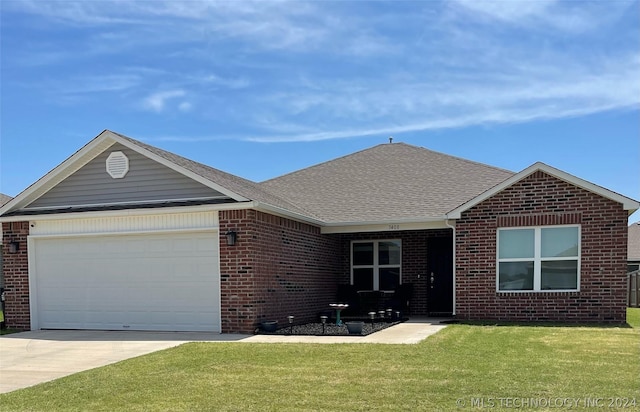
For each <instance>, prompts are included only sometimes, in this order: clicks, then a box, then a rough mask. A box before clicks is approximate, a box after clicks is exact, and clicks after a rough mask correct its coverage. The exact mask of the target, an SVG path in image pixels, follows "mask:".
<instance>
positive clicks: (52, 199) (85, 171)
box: [25, 143, 229, 209]
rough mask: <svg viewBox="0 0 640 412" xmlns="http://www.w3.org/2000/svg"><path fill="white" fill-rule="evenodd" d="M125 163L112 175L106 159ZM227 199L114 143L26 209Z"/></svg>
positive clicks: (217, 192)
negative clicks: (119, 172)
mask: <svg viewBox="0 0 640 412" xmlns="http://www.w3.org/2000/svg"><path fill="white" fill-rule="evenodd" d="M114 155H116V156H117V158H118V159H120V163H122V164H124V166H120V167H123V170H122V176H120V175H118V176H112V175H111V174H110V173H108V172H109V166H108V165H109V159H112V158H114ZM212 199H218V200H223V199H227V200H228V199H229V196H227V195H225V194H223V193H221V192H219V191H217V190H214V189H212V188H210V187H208V186H205V185H204V184H202V183H200V182H197V181H195V180H193V179H190V178H189V177H187V176H185V175H184V174H181V173H179V172H177V171H175V170H173V169H171V168H169V167H167V166H165V165H163V164H160V163H159V162H156V161H155V160H152V159H150V158H148V157H146V156H143V155H142V154H140V153H138V152H136V151H134V150H131V149H129V148H128V147H126V146H124V145H122V144H121V143H114V144H113V145H112V146H110V147H109V148H108V149H107V150H105V151H104V152H102V153H101V154H99V155H98V156H96V157H95V158H93V159H92V160H91V161H89V162H88V163H87V164H85V165H84V166H82V167H81V168H80V169H78V170H77V171H75V172H74V173H73V174H71V175H69V176H68V177H66V178H65V179H64V180H62V181H61V182H60V183H58V184H57V185H56V186H54V187H52V188H51V189H50V190H49V191H47V192H46V193H45V194H44V195H42V196H40V197H39V198H37V199H36V200H34V201H33V202H31V203H30V204H29V205H27V206H26V207H25V208H26V209H34V208H56V207H78V206H93V205H102V206H106V205H114V204H136V203H153V202H159V201H162V202H179V201H182V202H184V201H195V200H212Z"/></svg>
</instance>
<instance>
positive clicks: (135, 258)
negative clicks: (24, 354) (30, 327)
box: [34, 232, 220, 331]
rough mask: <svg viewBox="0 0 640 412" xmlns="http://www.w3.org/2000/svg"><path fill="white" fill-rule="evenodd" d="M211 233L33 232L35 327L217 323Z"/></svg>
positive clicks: (206, 326)
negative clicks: (75, 234)
mask: <svg viewBox="0 0 640 412" xmlns="http://www.w3.org/2000/svg"><path fill="white" fill-rule="evenodd" d="M217 239H218V237H217V234H216V233H213V232H212V233H181V234H153V235H151V234H146V235H119V236H95V237H92V236H90V237H81V238H80V237H77V238H73V237H69V238H60V239H53V238H46V239H44V238H43V239H36V240H35V242H34V249H35V256H36V259H35V270H34V272H35V284H36V288H37V293H36V299H37V313H38V320H39V323H40V325H39V326H40V327H41V328H73V329H116V330H119V329H124V330H175V331H181V330H195V331H200V330H207V331H219V330H220V313H219V275H218V256H217V252H216V251H217Z"/></svg>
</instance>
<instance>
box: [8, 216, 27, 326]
mask: <svg viewBox="0 0 640 412" xmlns="http://www.w3.org/2000/svg"><path fill="white" fill-rule="evenodd" d="M2 232H3V240H2V258H3V265H2V271H3V274H4V287H5V289H6V292H5V313H4V316H5V322H6V324H7V327H9V328H11V329H17V330H30V329H31V317H30V311H29V257H28V254H27V236H28V235H29V222H12V223H3V224H2ZM10 242H18V243H19V246H18V247H19V249H18V252H17V253H10V252H9V243H10Z"/></svg>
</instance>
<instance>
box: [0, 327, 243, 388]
mask: <svg viewBox="0 0 640 412" xmlns="http://www.w3.org/2000/svg"><path fill="white" fill-rule="evenodd" d="M246 337H247V335H233V334H219V333H209V332H134V331H126V332H125V331H123V332H118V331H76V330H40V331H32V332H22V333H14V334H10V335H4V336H1V337H0V393H5V392H11V391H14V390H16V389H21V388H26V387H28V386H32V385H36V384H38V383H41V382H47V381H50V380H54V379H57V378H60V377H63V376H67V375H71V374H73V373H77V372H81V371H84V370H88V369H93V368H97V367H99V366H104V365H108V364H110V363H115V362H119V361H121V360H125V359H129V358H133V357H136V356H140V355H145V354H147V353H151V352H155V351H158V350H161V349H167V348H171V347H174V346H178V345H180V344H183V343H186V342H195V341H198V342H203V341H206V342H215V341H227V342H229V341H231V342H233V341H238V340H241V339H244V338H246Z"/></svg>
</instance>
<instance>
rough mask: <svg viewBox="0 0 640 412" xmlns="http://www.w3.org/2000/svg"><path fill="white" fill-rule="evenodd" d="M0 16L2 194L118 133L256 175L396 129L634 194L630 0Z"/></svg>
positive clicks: (146, 8)
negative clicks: (551, 168) (103, 135)
mask: <svg viewBox="0 0 640 412" xmlns="http://www.w3.org/2000/svg"><path fill="white" fill-rule="evenodd" d="M0 19H1V20H0V23H1V33H0V35H1V39H0V41H1V43H0V46H1V48H0V53H1V61H0V65H1V66H0V82H1V83H0V86H1V89H0V97H1V100H0V103H1V106H0V115H1V118H0V121H1V128H0V133H1V135H0V139H1V141H0V150H1V151H0V191H1V192H3V193H5V194H8V195H12V196H15V195H16V194H18V193H19V192H21V191H22V190H24V189H25V188H26V187H27V186H28V185H30V184H31V183H33V182H34V181H36V180H37V179H38V178H40V177H41V176H43V175H44V174H45V173H47V172H48V171H49V170H51V169H52V168H54V167H55V166H57V165H58V164H60V163H61V162H62V161H63V160H64V159H66V158H67V157H68V156H70V155H71V154H73V153H74V152H75V151H76V150H77V149H79V148H80V147H81V146H82V145H84V144H85V143H87V142H88V141H89V140H90V139H91V138H93V137H95V136H96V135H98V134H99V133H100V132H101V131H102V130H104V129H110V130H113V131H116V132H119V133H122V134H125V135H127V136H130V137H133V138H136V139H139V140H142V141H145V142H147V143H150V144H153V145H156V146H159V147H161V148H163V149H166V150H169V151H172V152H175V153H178V154H180V155H183V156H186V157H188V158H191V159H194V160H197V161H200V162H202V163H205V164H207V165H210V166H213V167H216V168H219V169H222V170H224V171H227V172H230V173H233V174H236V175H239V176H242V177H245V178H248V179H251V180H254V181H262V180H266V179H268V178H271V177H275V176H278V175H281V174H284V173H287V172H290V171H293V170H297V169H300V168H303V167H306V166H310V165H313V164H316V163H319V162H323V161H326V160H330V159H333V158H335V157H338V156H342V155H346V154H349V153H352V152H354V151H357V150H362V149H365V148H368V147H371V146H374V145H377V144H380V143H385V142H387V141H388V138H389V136H393V137H394V141H396V142H398V141H401V142H406V143H410V144H414V145H419V146H422V147H426V148H429V149H432V150H437V151H440V152H444V153H448V154H451V155H455V156H460V157H464V158H468V159H471V160H475V161H478V162H482V163H487V164H491V165H494V166H498V167H502V168H505V169H509V170H512V171H520V170H522V169H524V168H526V167H527V166H529V165H531V164H532V163H534V162H536V161H542V162H545V163H547V164H549V165H551V166H554V167H557V168H559V169H562V170H564V171H566V172H568V173H571V174H574V175H576V176H578V177H580V178H583V179H586V180H588V181H591V182H593V183H596V184H599V185H601V186H604V187H607V188H609V189H611V190H614V191H616V192H618V193H621V194H623V195H625V196H628V197H631V198H634V199H640V116H639V115H640V113H639V111H640V110H639V109H640V4H639V2H638V1H626V0H624V1H622V0H620V1H618V0H610V1H579V0H577V1H546V0H536V1H518V2H507V1H474V0H456V1H454V0H450V1H394V2H386V1H311V2H302V1H296V2H288V1H275V0H271V1H260V2H253V1H189V2H170V1H168V2H165V1H160V0H154V1H150V0H147V1H127V0H122V1H117V2H116V1H100V0H95V1H73V0H65V1H47V0H37V1H35V0H34V1H15V0H3V1H2V2H1V3H0ZM398 161H402V159H398ZM372 178H374V177H372ZM636 220H640V213H636V214H634V215H633V217H632V218H631V219H630V221H636Z"/></svg>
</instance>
